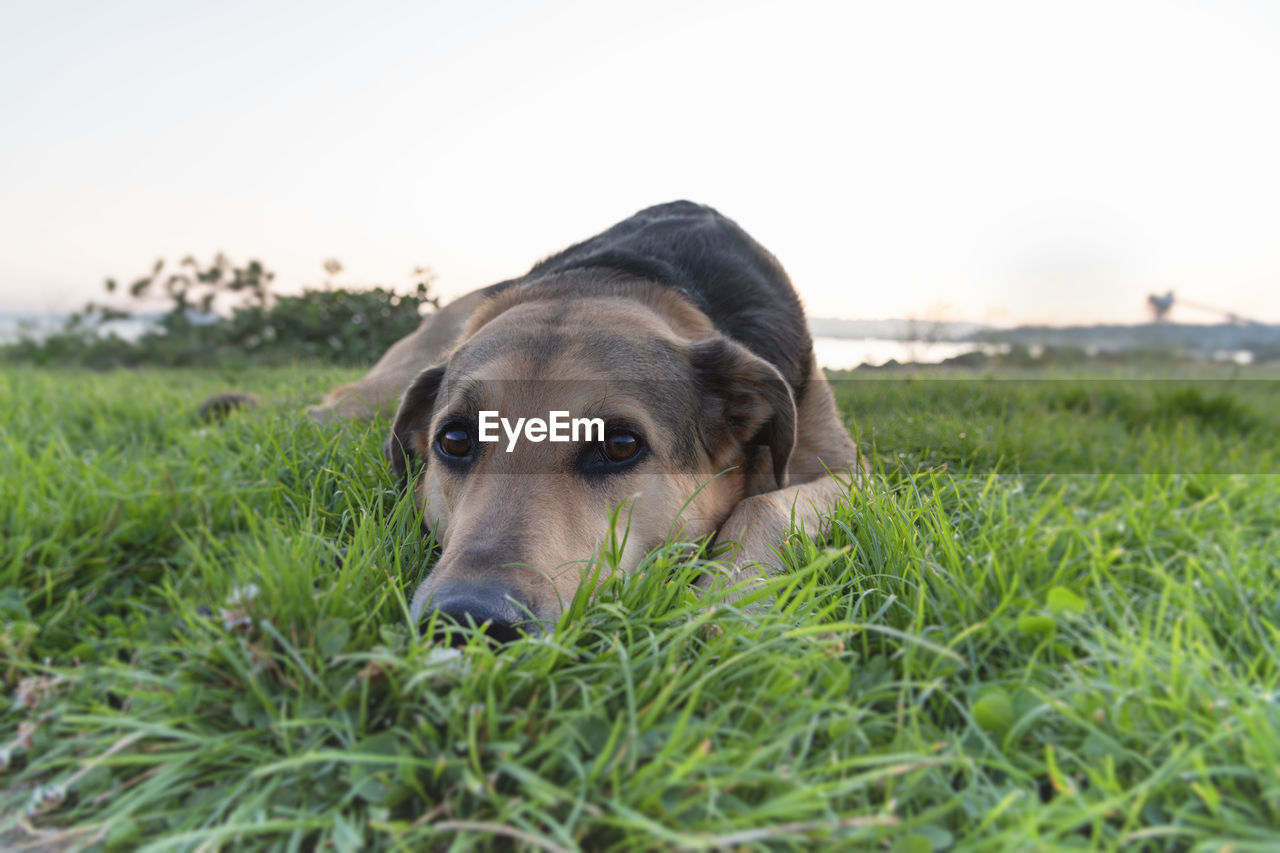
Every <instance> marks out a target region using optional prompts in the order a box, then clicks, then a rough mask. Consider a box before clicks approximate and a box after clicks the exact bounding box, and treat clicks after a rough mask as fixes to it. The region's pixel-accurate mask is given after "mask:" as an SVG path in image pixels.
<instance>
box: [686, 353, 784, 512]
mask: <svg viewBox="0 0 1280 853" xmlns="http://www.w3.org/2000/svg"><path fill="white" fill-rule="evenodd" d="M690 363H691V364H692V366H693V372H694V377H695V379H694V381H695V384H696V386H697V389H698V398H699V402H700V404H701V407H702V413H701V414H702V417H701V422H700V425H699V426H700V431H701V433H702V440H703V444H704V445H705V447H706V449H707V453H708V454H709V455H710V457H711V460H712V462H713V463H714V464H716V465H718V466H727V465H732V464H739V463H738V462H737V461H736V460H738V459H741V460H742V462H741V463H740V464H742V466H743V468H744V473H745V474H746V477H747V480H746V482H747V496H748V497H750V496H751V495H754V494H759V493H761V492H770V491H773V490H774V489H781V488H783V487H784V486H785V485H786V484H787V460H788V459H790V458H791V450H792V448H794V447H795V443H796V404H795V398H794V397H793V396H792V394H791V386H789V385H788V384H787V380H785V379H783V378H782V374H781V373H779V372H778V369H777V368H776V367H774V366H773V365H772V364H770V363H769V362H767V361H765V360H764V359H763V358H760V357H759V356H758V355H756V354H755V353H753V352H751V351H750V350H749V349H747V348H746V347H744V346H742V345H741V344H738V343H735V342H733V341H731V340H729V339H728V338H724V337H720V338H712V339H711V340H707V341H699V342H698V343H696V344H694V345H693V346H692V347H691V349H690ZM762 453H767V456H766V457H765V458H767V459H768V460H769V462H770V463H771V465H772V477H770V476H769V475H768V473H767V472H766V471H764V470H763V467H764V466H763V461H764V460H763V459H760V456H761V455H762Z"/></svg>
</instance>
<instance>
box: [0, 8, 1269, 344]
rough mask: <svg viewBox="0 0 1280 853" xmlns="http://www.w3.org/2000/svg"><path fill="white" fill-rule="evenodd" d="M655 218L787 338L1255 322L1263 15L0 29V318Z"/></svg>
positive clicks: (442, 19)
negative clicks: (110, 294)
mask: <svg viewBox="0 0 1280 853" xmlns="http://www.w3.org/2000/svg"><path fill="white" fill-rule="evenodd" d="M674 198H690V199H693V200H695V201H701V202H705V203H708V204H711V205H713V206H715V207H717V208H719V209H720V210H721V211H722V212H724V213H725V214H727V215H729V216H730V217H732V218H734V219H736V220H737V221H738V222H739V223H740V224H742V225H743V226H744V227H745V228H746V229H747V230H748V231H749V232H751V233H752V234H753V235H755V236H756V237H757V238H758V239H759V240H760V241H761V242H762V243H764V245H766V246H767V247H769V248H770V249H771V250H773V252H774V253H775V254H777V255H778V257H779V258H780V259H781V260H782V262H783V264H784V265H785V266H786V267H787V269H788V270H789V271H790V273H791V275H792V278H793V280H794V281H795V283H796V286H797V287H798V289H799V290H800V292H801V295H802V296H803V297H804V298H805V300H806V302H807V303H808V306H809V310H810V312H811V313H812V314H814V315H818V316H841V317H893V316H897V317H901V316H916V317H935V318H947V319H970V320H980V321H989V322H999V323H1012V322H1058V323H1065V322H1092V321H1121V322H1126V321H1136V320H1141V319H1143V318H1144V317H1145V312H1144V299H1145V295H1146V293H1148V292H1149V291H1153V290H1160V291H1163V290H1166V289H1170V288H1172V289H1174V290H1175V291H1177V293H1178V294H1179V296H1181V297H1185V298H1186V299H1191V300H1196V301H1199V302H1204V303H1208V304H1211V305H1220V306H1222V307H1224V308H1229V309H1232V310H1235V311H1238V312H1240V313H1242V314H1245V315H1247V316H1255V317H1257V318H1259V319H1263V320H1268V321H1271V322H1277V321H1280V3H1273V2H1268V0H1258V2H1252V3H1250V2H1232V0H1214V2H1201V3H1190V2H1171V0H1165V2H1141V1H1140V0H1134V2H1129V1H1128V0H1108V2H1092V0H1083V2H1079V0H1077V2H1062V3H1038V2H1027V0H1011V1H1010V2H998V0H982V2H964V3H957V2H948V0H938V2H868V3H861V2H858V3H855V2H838V3H804V2H786V3H752V2H743V0H737V1H736V2H734V0H726V2H691V0H685V2H674V3H668V2H646V3H626V4H622V3H605V2H600V0H596V1H595V2H581V3H578V2H556V3H545V4H538V3H516V2H487V3H486V2H473V3H467V2H449V3H433V2H408V3H378V2H368V3H361V4H354V3H353V4H337V3H330V2H322V0H309V2H275V3H262V2H257V0H255V2H247V0H228V1H227V2H217V3H213V2H210V3H174V2H137V0H134V2H118V3H109V4H108V3H99V2H92V3H91V2H61V3H60V2H41V3H34V2H33V3H26V4H21V6H20V5H19V4H17V3H8V4H5V5H4V7H3V10H2V11H0V310H10V311H13V310H43V309H65V308H69V307H74V306H76V305H79V304H80V303H82V302H83V301H84V300H85V299H88V298H93V297H96V296H98V295H99V293H100V291H101V282H102V280H103V278H105V277H107V276H115V277H117V278H122V279H126V280H128V279H132V278H133V277H135V276H137V275H140V274H142V273H143V272H145V271H146V270H147V269H148V268H149V266H150V265H151V263H152V262H153V261H154V260H155V259H156V258H157V257H162V256H163V257H167V258H169V259H171V260H174V261H176V260H178V259H179V258H181V257H182V256H183V255H186V254H188V253H194V254H195V255H196V256H197V257H199V258H202V259H207V258H211V257H212V255H213V254H214V253H215V252H217V251H225V252H227V253H228V254H229V255H230V256H231V257H232V258H233V259H237V260H247V259H249V258H250V257H257V258H260V259H261V260H263V261H264V262H265V263H266V264H267V265H268V267H270V268H272V269H275V270H276V271H277V272H278V274H279V275H278V282H279V283H280V284H281V286H282V288H296V287H298V286H300V285H301V284H303V283H318V282H319V281H320V280H321V278H322V275H323V273H322V270H321V266H320V265H321V262H322V261H323V260H324V259H325V258H328V257H337V258H339V259H341V260H342V262H343V264H344V265H345V267H346V270H347V272H346V273H344V275H343V276H342V277H341V278H340V279H339V281H342V282H346V283H388V284H397V285H402V284H407V282H408V281H409V278H408V273H409V271H410V269H411V268H412V267H413V266H415V265H417V264H429V265H431V266H432V267H434V268H435V269H436V271H437V272H438V273H439V275H440V280H439V283H438V287H439V289H440V291H441V292H442V293H443V294H445V295H446V296H453V295H458V294H460V293H462V292H465V291H467V290H469V289H471V288H473V287H477V286H480V285H483V284H487V283H490V282H493V281H497V280H499V279H502V278H507V277H510V276H513V275H517V274H519V273H521V272H523V271H524V270H525V269H526V268H527V267H528V266H529V265H530V264H531V263H532V262H533V261H534V260H536V259H537V258H539V257H541V256H544V255H546V254H549V253H550V252H552V251H554V250H556V249H559V248H562V247H563V246H565V245H567V244H568V243H570V242H573V241H576V240H578V239H582V238H585V237H587V236H590V235H591V234H593V233H595V232H597V231H599V230H601V229H603V228H604V227H606V226H608V225H610V224H612V223H613V222H615V221H617V220H618V219H621V218H623V217H625V216H627V215H629V214H630V213H632V212H634V211H635V210H637V209H639V208H641V207H644V206H647V205H649V204H652V203H656V202H661V201H668V200H671V199H674ZM1175 316H1179V315H1178V314H1177V313H1176V311H1175ZM1180 316H1181V318H1182V319H1185V320H1188V321H1196V320H1200V321H1203V320H1212V319H1213V317H1212V316H1211V315H1202V314H1194V313H1191V312H1187V313H1185V314H1182V315H1180Z"/></svg>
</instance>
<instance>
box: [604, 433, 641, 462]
mask: <svg viewBox="0 0 1280 853" xmlns="http://www.w3.org/2000/svg"><path fill="white" fill-rule="evenodd" d="M600 452H602V453H603V454H604V458H605V459H608V460H609V461H610V462H626V461H627V460H628V459H631V458H632V457H634V456H635V455H636V454H637V453H639V452H640V437H639V436H638V435H636V434H635V433H633V432H628V431H627V430H625V429H615V430H611V431H609V432H608V433H606V434H605V437H604V441H602V442H601V443H600Z"/></svg>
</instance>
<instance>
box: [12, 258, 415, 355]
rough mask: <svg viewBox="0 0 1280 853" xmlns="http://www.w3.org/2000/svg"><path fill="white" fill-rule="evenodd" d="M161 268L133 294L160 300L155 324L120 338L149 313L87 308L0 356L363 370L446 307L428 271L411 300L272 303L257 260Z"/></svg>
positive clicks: (385, 294) (363, 293) (305, 298)
mask: <svg viewBox="0 0 1280 853" xmlns="http://www.w3.org/2000/svg"><path fill="white" fill-rule="evenodd" d="M341 269H342V266H341V264H339V263H338V262H337V261H326V262H325V270H326V271H327V272H328V273H329V274H330V275H333V274H336V273H337V272H339V271H341ZM164 271H165V264H164V262H163V261H157V262H156V264H155V266H154V267H153V268H152V271H151V273H150V275H147V276H143V277H141V278H139V279H137V280H135V281H134V282H133V283H132V284H131V285H129V287H128V288H127V292H128V296H129V298H130V299H131V300H132V301H133V303H134V304H135V305H137V304H139V303H141V304H143V305H154V300H155V299H156V298H157V296H161V297H162V298H163V299H165V300H166V302H167V308H166V309H165V310H164V311H163V313H161V314H160V315H159V318H158V319H156V321H155V322H154V324H153V325H151V326H149V328H148V329H147V330H146V331H144V332H143V333H142V334H141V335H139V336H138V337H137V338H136V339H133V340H128V339H125V338H123V337H121V336H120V335H119V334H117V333H116V332H115V331H113V330H112V328H111V326H112V324H113V323H115V322H117V321H119V320H122V319H134V318H141V317H145V316H146V315H145V314H143V313H141V310H140V309H134V310H130V309H127V308H121V307H119V306H115V305H99V304H96V303H93V302H90V303H89V304H88V305H86V306H85V307H84V308H83V309H81V310H80V311H78V312H76V313H74V314H72V315H71V316H70V317H69V318H68V319H67V321H66V323H64V324H63V327H62V328H61V329H60V330H58V331H57V332H55V333H53V334H50V335H47V336H45V337H42V338H38V339H37V338H24V339H22V340H19V341H17V342H16V343H12V344H8V345H5V346H4V347H2V348H0V358H3V359H4V360H7V361H11V362H18V363H23V364H35V365H43V366H48V365H75V366H84V367H93V368H112V367H134V366H140V365H157V366H166V367H182V366H189V365H200V366H211V365H226V364H235V363H238V362H250V361H251V362H253V363H255V364H287V363H290V362H297V361H313V360H323V361H325V362H326V363H331V364H339V365H366V364H371V363H373V362H374V361H375V360H377V358H378V357H379V356H380V355H381V354H382V353H383V352H384V351H386V349H387V347H389V346H390V345H391V344H393V343H395V342H396V341H397V340H399V339H400V338H402V337H404V336H405V335H407V334H409V333H410V332H412V331H413V330H414V329H416V328H417V327H418V324H419V323H420V322H421V321H422V312H423V307H424V306H430V307H432V308H438V307H439V305H440V301H439V299H438V298H436V297H433V296H431V295H430V285H431V282H432V280H433V279H434V275H433V274H432V273H431V271H430V270H429V269H427V268H426V267H419V268H417V269H415V270H414V271H413V276H414V278H415V279H416V281H415V282H414V285H413V290H412V292H411V293H410V294H408V295H402V294H398V293H396V292H395V291H394V290H392V289H390V288H387V287H370V288H346V287H332V286H326V287H322V288H308V289H305V290H303V291H302V293H301V294H299V295H297V296H277V297H273V296H272V295H271V293H270V284H271V282H272V280H273V279H274V278H275V274H274V273H271V272H269V271H268V270H267V269H266V267H265V266H264V265H263V264H262V263H261V262H260V261H250V262H249V263H248V264H246V265H245V266H243V267H237V266H234V265H232V264H231V263H230V262H229V261H228V260H227V258H226V257H225V256H223V255H218V256H217V257H215V258H214V260H213V262H212V263H211V264H209V265H208V266H207V267H205V268H203V269H202V268H201V267H200V265H199V264H197V263H196V261H195V260H194V259H193V258H190V257H188V258H185V259H184V260H183V261H182V262H181V263H180V264H179V265H178V268H177V271H175V272H172V273H170V274H168V275H165V274H164ZM118 289H119V286H118V285H117V283H116V281H115V280H114V279H107V282H106V290H107V292H108V293H109V294H114V293H116V291H117V290H118ZM218 308H221V309H222V313H218V311H217V310H216V309H218ZM153 313H154V312H153Z"/></svg>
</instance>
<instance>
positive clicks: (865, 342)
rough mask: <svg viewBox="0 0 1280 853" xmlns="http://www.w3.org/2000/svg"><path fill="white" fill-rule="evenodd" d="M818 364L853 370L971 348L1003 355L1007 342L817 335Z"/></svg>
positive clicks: (928, 359)
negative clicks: (861, 365) (862, 366)
mask: <svg viewBox="0 0 1280 853" xmlns="http://www.w3.org/2000/svg"><path fill="white" fill-rule="evenodd" d="M813 350H814V352H815V353H816V354H817V356H818V364H819V365H821V366H822V367H826V368H828V369H830V370H851V369H852V368H855V367H857V366H858V365H860V364H870V365H875V366H877V367H878V366H880V365H882V364H884V363H885V362H887V361H890V360H893V361H897V362H899V363H901V364H906V363H909V362H915V363H917V364H937V363H938V362H940V361H945V360H946V359H948V358H955V357H956V356H958V355H964V354H965V353H970V352H982V353H985V354H986V355H1000V354H1001V353H1006V352H1008V351H1009V345H1008V344H985V343H973V342H965V341H891V340H886V339H884V338H821V337H818V338H814V339H813Z"/></svg>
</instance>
